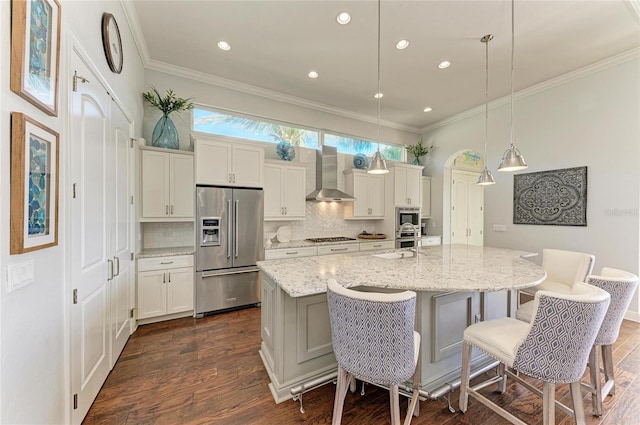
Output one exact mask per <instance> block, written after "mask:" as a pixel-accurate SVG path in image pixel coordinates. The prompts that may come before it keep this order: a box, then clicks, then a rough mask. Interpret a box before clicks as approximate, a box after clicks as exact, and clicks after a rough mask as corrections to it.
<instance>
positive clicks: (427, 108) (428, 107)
mask: <svg viewBox="0 0 640 425" xmlns="http://www.w3.org/2000/svg"><path fill="white" fill-rule="evenodd" d="M424 111H425V112H431V111H433V109H432V108H431V107H430V106H427V107H426V108H424Z"/></svg>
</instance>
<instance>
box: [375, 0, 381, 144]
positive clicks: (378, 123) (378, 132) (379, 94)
mask: <svg viewBox="0 0 640 425" xmlns="http://www.w3.org/2000/svg"><path fill="white" fill-rule="evenodd" d="M376 97H377V98H378V121H377V125H378V130H377V136H376V139H377V140H378V150H380V99H381V98H382V93H381V92H380V0H378V91H377V93H376Z"/></svg>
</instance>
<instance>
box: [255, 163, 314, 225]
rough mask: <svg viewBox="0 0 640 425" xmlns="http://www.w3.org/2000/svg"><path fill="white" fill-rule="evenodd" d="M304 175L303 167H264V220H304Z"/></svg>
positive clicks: (269, 164)
mask: <svg viewBox="0 0 640 425" xmlns="http://www.w3.org/2000/svg"><path fill="white" fill-rule="evenodd" d="M306 175H307V171H306V168H305V167H299V166H293V165H281V164H276V163H266V164H265V165H264V176H265V182H264V219H265V220H304V218H305V196H306V186H307V185H306Z"/></svg>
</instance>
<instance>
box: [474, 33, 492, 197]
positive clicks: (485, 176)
mask: <svg viewBox="0 0 640 425" xmlns="http://www.w3.org/2000/svg"><path fill="white" fill-rule="evenodd" d="M491 40H493V34H487V35H485V36H484V37H482V38H481V39H480V41H481V42H483V43H484V44H485V52H486V53H485V59H486V62H485V71H486V73H485V76H486V78H485V91H484V99H485V105H484V170H482V173H481V174H480V177H479V178H478V182H477V183H476V184H477V185H479V186H488V185H490V184H496V181H495V180H494V179H493V175H492V174H491V171H489V169H488V168H487V140H488V133H489V42H490V41H491Z"/></svg>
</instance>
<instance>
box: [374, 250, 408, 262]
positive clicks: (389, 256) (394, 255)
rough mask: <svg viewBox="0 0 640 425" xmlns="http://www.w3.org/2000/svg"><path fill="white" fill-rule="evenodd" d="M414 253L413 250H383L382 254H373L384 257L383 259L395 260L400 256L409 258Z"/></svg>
mask: <svg viewBox="0 0 640 425" xmlns="http://www.w3.org/2000/svg"><path fill="white" fill-rule="evenodd" d="M414 255H415V252H413V251H402V252H385V253H384V254H373V256H374V257H378V258H384V259H385V260H397V259H400V258H410V257H413V256H414Z"/></svg>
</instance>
